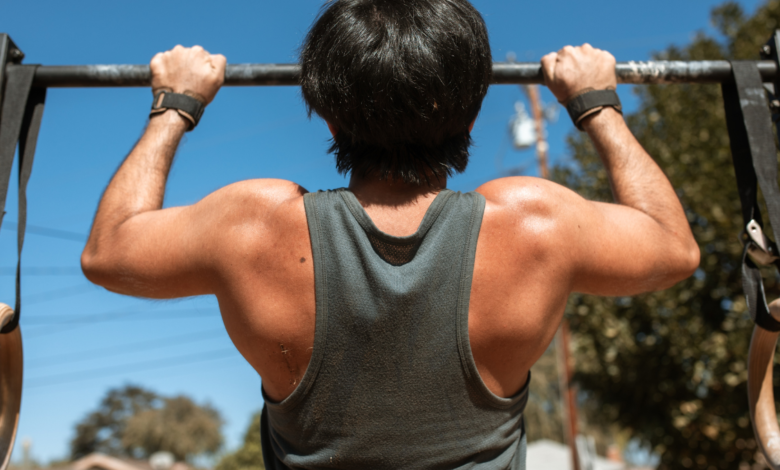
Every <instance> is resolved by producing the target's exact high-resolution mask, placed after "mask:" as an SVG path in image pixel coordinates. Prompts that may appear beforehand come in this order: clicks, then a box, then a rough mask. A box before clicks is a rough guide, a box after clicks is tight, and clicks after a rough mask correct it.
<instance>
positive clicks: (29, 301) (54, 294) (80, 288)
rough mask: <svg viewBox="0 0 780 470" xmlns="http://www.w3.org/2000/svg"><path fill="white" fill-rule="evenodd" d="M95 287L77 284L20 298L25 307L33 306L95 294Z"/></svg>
mask: <svg viewBox="0 0 780 470" xmlns="http://www.w3.org/2000/svg"><path fill="white" fill-rule="evenodd" d="M95 291H97V287H96V286H95V285H94V284H84V283H82V284H77V285H75V286H69V287H62V288H59V289H52V290H49V291H46V292H41V293H38V294H33V295H25V296H24V297H22V300H23V301H24V304H25V305H34V304H39V303H43V302H48V301H50V300H57V299H63V298H65V297H73V296H74V295H80V294H85V293H87V292H95Z"/></svg>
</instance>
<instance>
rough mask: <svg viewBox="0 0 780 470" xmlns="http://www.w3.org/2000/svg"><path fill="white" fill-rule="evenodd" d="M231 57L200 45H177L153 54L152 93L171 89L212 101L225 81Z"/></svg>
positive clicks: (206, 101) (205, 100)
mask: <svg viewBox="0 0 780 470" xmlns="http://www.w3.org/2000/svg"><path fill="white" fill-rule="evenodd" d="M226 64H227V59H225V56H223V55H221V54H216V55H213V54H209V53H208V52H207V51H206V50H204V49H203V48H202V47H200V46H194V47H182V46H176V47H174V48H173V49H171V50H170V51H167V52H160V53H159V54H157V55H155V56H154V57H152V61H151V62H150V64H149V65H150V68H151V69H152V93H155V94H156V93H157V92H158V91H160V90H170V91H172V92H174V93H182V94H185V95H189V96H192V97H193V98H197V99H199V100H201V101H202V102H203V103H205V104H209V103H211V101H212V100H213V99H214V97H215V96H216V95H217V92H218V91H219V88H220V87H221V86H222V83H223V82H224V81H225V65H226Z"/></svg>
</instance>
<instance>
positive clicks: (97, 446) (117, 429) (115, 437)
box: [70, 385, 159, 460]
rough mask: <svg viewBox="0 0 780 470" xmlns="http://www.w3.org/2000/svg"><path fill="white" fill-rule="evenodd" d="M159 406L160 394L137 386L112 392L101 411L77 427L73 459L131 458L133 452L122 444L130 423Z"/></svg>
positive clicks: (71, 451) (109, 392) (107, 396)
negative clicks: (91, 456) (95, 455)
mask: <svg viewBox="0 0 780 470" xmlns="http://www.w3.org/2000/svg"><path fill="white" fill-rule="evenodd" d="M158 402H159V397H158V396H157V394H155V393H154V392H152V391H149V390H145V389H143V388H141V387H137V386H135V385H126V386H124V387H122V388H115V389H111V390H109V391H108V392H107V393H106V396H105V397H104V398H103V400H101V402H100V404H99V405H98V408H97V409H96V410H95V411H93V412H91V413H89V414H88V415H87V416H86V417H85V418H84V419H82V420H81V421H80V422H79V423H77V424H76V436H75V437H74V438H73V439H72V440H71V441H70V456H71V458H72V459H74V460H75V459H79V458H81V457H84V456H85V455H88V454H91V453H92V452H101V453H104V454H108V455H129V453H130V449H128V448H127V447H126V446H125V445H124V444H123V443H122V435H123V434H124V432H125V428H126V427H127V421H128V420H129V419H130V417H131V416H133V415H135V414H138V413H141V412H143V411H145V410H148V409H151V408H152V407H154V406H155V405H156V404H157V403H158Z"/></svg>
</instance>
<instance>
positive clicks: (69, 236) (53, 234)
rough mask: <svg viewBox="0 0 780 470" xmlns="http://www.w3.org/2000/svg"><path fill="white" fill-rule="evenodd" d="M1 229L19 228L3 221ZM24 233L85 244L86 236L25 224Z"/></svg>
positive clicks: (13, 223)
mask: <svg viewBox="0 0 780 470" xmlns="http://www.w3.org/2000/svg"><path fill="white" fill-rule="evenodd" d="M3 228H9V229H12V230H17V229H18V228H19V225H18V224H17V223H16V222H10V221H4V222H3ZM25 233H30V234H33V235H41V236H44V237H49V238H58V239H60V240H70V241H74V242H81V243H86V242H87V236H86V235H84V234H83V233H77V232H70V231H67V230H59V229H56V228H48V227H41V226H40V225H31V224H27V228H26V229H25Z"/></svg>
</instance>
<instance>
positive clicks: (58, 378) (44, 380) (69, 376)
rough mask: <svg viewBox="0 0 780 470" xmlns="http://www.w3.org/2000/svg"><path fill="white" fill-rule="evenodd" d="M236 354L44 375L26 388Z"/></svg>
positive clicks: (228, 352) (212, 353)
mask: <svg viewBox="0 0 780 470" xmlns="http://www.w3.org/2000/svg"><path fill="white" fill-rule="evenodd" d="M236 353H237V351H236V349H235V348H224V349H217V350H215V351H208V352H199V353H195V354H187V355H184V356H178V357H171V358H162V359H152V360H147V361H140V362H135V363H130V364H123V365H119V366H116V365H112V366H107V367H98V368H95V369H88V370H82V371H77V372H66V373H62V374H52V375H45V376H42V377H33V378H30V379H28V381H27V383H26V385H25V386H26V387H28V388H38V387H47V386H50V385H58V384H63V383H71V382H80V381H82V380H90V379H96V378H100V377H108V376H111V375H117V374H126V373H128V372H144V371H147V370H154V369H164V368H166V367H173V366H177V365H184V364H192V363H198V362H208V361H214V360H217V359H224V358H227V357H229V356H232V355H235V354H236Z"/></svg>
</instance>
